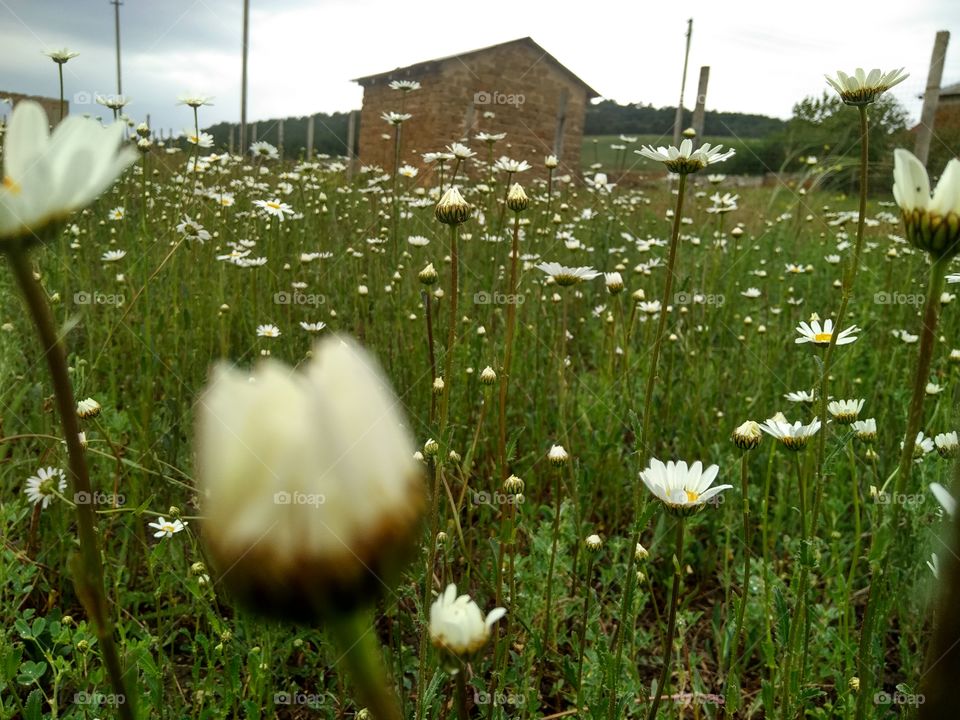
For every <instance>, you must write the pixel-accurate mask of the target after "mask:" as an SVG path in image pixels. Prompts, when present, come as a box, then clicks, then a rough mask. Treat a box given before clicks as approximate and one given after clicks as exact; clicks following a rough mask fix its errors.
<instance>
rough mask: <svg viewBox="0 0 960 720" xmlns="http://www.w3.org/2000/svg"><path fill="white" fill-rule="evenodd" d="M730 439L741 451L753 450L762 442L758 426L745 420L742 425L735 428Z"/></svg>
mask: <svg viewBox="0 0 960 720" xmlns="http://www.w3.org/2000/svg"><path fill="white" fill-rule="evenodd" d="M731 439H732V440H733V444H734V445H736V446H737V447H738V448H740V449H741V450H753V449H754V448H755V447H757V446H758V445H760V442H761V441H762V440H763V433H762V432H761V430H760V424H759V423H757V422H755V421H753V420H747V421H746V422H745V423H743V424H742V425H739V426H737V429H736V430H734V431H733V435H732V436H731Z"/></svg>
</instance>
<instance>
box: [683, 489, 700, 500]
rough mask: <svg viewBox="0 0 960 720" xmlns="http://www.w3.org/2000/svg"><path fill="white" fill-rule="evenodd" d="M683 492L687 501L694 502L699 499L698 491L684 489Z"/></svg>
mask: <svg viewBox="0 0 960 720" xmlns="http://www.w3.org/2000/svg"><path fill="white" fill-rule="evenodd" d="M684 492H685V493H686V494H687V502H690V503H695V502H696V501H697V500H699V499H700V493H698V492H694V491H693V490H684Z"/></svg>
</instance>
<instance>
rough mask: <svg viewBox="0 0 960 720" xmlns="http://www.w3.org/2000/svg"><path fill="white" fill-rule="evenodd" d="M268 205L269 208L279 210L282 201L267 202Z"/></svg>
mask: <svg viewBox="0 0 960 720" xmlns="http://www.w3.org/2000/svg"><path fill="white" fill-rule="evenodd" d="M267 207H268V208H273V209H274V210H279V209H280V203H278V202H268V203H267Z"/></svg>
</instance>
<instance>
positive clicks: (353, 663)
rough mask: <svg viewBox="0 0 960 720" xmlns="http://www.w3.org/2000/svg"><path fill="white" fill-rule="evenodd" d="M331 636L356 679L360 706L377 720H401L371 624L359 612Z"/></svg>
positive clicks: (338, 624) (336, 626) (336, 627)
mask: <svg viewBox="0 0 960 720" xmlns="http://www.w3.org/2000/svg"><path fill="white" fill-rule="evenodd" d="M330 634H331V635H333V637H334V641H335V642H336V644H337V646H338V648H339V651H340V652H341V653H342V654H343V655H342V658H341V659H342V660H344V661H345V662H346V665H347V670H348V672H349V673H350V675H351V677H352V678H353V682H354V684H355V686H356V690H357V697H358V699H359V700H360V704H361V705H363V706H365V707H366V708H368V709H369V710H370V713H371V714H372V715H373V717H374V718H376V720H400V718H401V715H400V703H399V701H398V699H397V695H396V692H395V691H394V690H393V688H392V687H391V685H390V683H389V682H388V680H387V676H386V672H385V670H384V667H383V662H382V660H381V658H380V644H379V643H378V642H377V636H376V632H375V631H374V628H373V626H372V625H371V624H370V622H368V621H367V619H366V618H364V617H363V615H362V614H360V613H356V614H354V615H353V616H351V617H347V618H344V619H342V620H340V621H339V622H335V623H332V624H331V626H330Z"/></svg>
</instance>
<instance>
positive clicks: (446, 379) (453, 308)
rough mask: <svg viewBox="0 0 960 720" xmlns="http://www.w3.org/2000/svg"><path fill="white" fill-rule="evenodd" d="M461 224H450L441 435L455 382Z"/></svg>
mask: <svg viewBox="0 0 960 720" xmlns="http://www.w3.org/2000/svg"><path fill="white" fill-rule="evenodd" d="M458 228H459V226H458V225H456V224H454V225H451V226H450V322H449V327H448V328H447V350H446V355H445V357H444V359H443V360H444V362H443V365H444V367H443V397H442V398H441V400H440V435H441V436H442V435H443V432H444V430H446V428H447V410H448V408H449V404H450V384H451V383H452V382H453V377H452V375H453V345H454V343H455V342H456V341H457V295H458V293H459V288H458V286H457V285H458V281H459V277H458V274H459V258H458V256H457V232H458Z"/></svg>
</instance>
